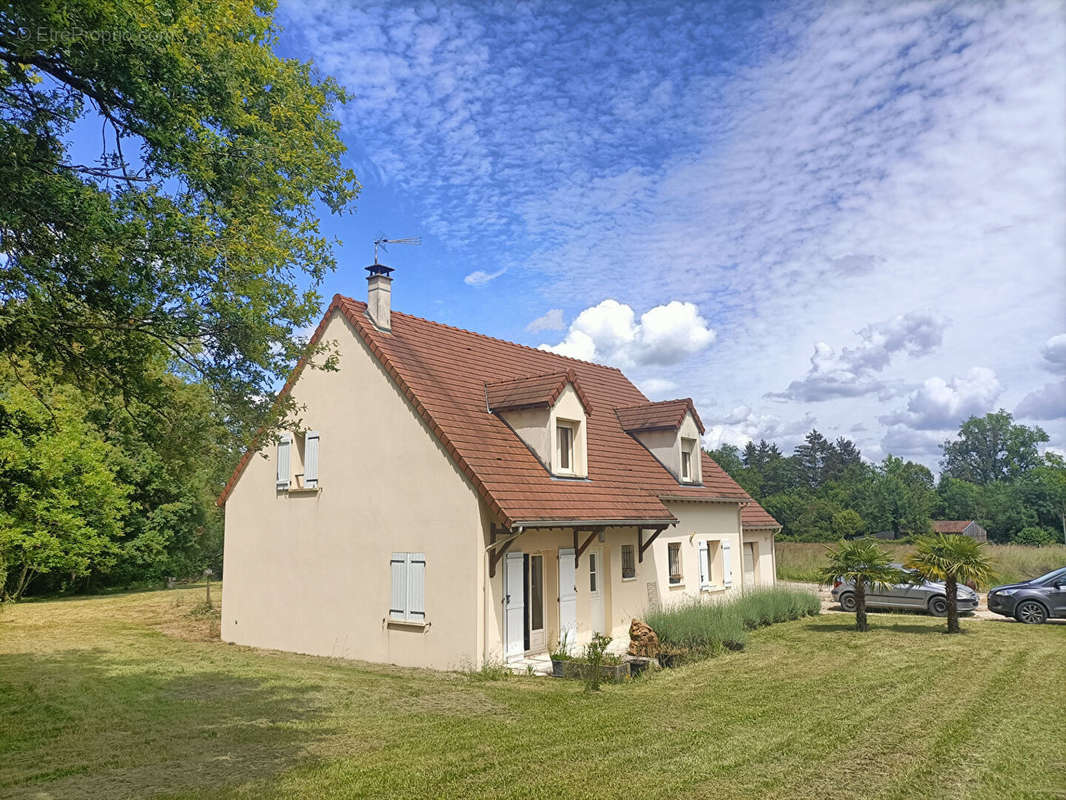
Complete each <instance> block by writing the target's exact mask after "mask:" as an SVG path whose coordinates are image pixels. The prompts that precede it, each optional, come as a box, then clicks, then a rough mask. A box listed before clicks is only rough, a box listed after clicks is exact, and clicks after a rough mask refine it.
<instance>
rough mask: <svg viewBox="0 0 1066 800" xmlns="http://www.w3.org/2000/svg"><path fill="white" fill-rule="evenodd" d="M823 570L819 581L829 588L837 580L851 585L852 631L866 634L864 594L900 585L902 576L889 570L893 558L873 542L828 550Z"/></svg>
mask: <svg viewBox="0 0 1066 800" xmlns="http://www.w3.org/2000/svg"><path fill="white" fill-rule="evenodd" d="M827 550H828V553H827V555H826V563H825V566H824V567H822V570H821V575H820V581H821V583H822V584H823V585H825V586H832V585H833V584H834V583H835V582H836V581H837V580H840V581H844V582H846V583H852V584H853V585H854V594H855V627H856V629H857V630H860V631H866V630H869V624H868V623H867V619H866V593H867V592H868V591H869V590H870V589H871V588H872V587H877V586H884V585H887V584H893V583H899V582H900V580H901V579H902V574H901V573H900V571H899V570H898V569H896V568H895V567H894V566H892V563H891V561H892V557H891V556H890V555H889V554H888V553H887V552H885V550H884V549H882V548H881V547H878V545H877V542H875V541H874V540H872V539H852V540H851V541H841V542H840V543H839V544H837V546H836V547H830V548H827Z"/></svg>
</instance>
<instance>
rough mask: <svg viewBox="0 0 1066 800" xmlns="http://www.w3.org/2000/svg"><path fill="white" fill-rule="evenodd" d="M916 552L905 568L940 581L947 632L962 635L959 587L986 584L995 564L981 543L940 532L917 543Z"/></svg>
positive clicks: (910, 557) (908, 557) (931, 579)
mask: <svg viewBox="0 0 1066 800" xmlns="http://www.w3.org/2000/svg"><path fill="white" fill-rule="evenodd" d="M915 546H916V549H915V551H914V552H913V553H912V554H911V555H909V556H907V558H906V559H905V560H904V564H905V566H907V567H908V568H910V569H912V570H914V571H915V572H917V573H918V574H919V575H921V576H922V577H923V578H925V579H926V580H930V581H941V582H943V584H944V594H945V595H946V596H947V601H948V633H958V632H959V598H958V594H959V584H960V583H972V584H975V585H980V584H984V583H987V582H988V580H989V579H990V578H991V577H992V562H991V561H990V560H989V558H988V554H987V553H985V550H984V547H983V546H982V544H981V543H980V542H978V541H976V540H974V539H971V538H970V537H969V536H962V535H959V534H950V533H949V534H945V533H937V534H934V535H932V536H924V537H922V538H921V539H919V540H918V541H917V542H916V543H915Z"/></svg>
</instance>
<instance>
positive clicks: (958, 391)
mask: <svg viewBox="0 0 1066 800" xmlns="http://www.w3.org/2000/svg"><path fill="white" fill-rule="evenodd" d="M1002 392H1003V387H1002V386H1001V385H1000V383H999V380H998V379H997V378H996V373H995V372H994V371H993V370H991V369H988V368H987V367H972V368H970V370H969V371H967V373H966V374H965V375H962V376H957V377H954V378H952V379H951V380H950V381H946V380H944V379H943V378H940V377H934V378H927V379H926V380H925V381H924V382H923V383H922V385H921V386H920V387H918V388H917V389H916V390H915V391H913V392H911V394H910V395H909V396H908V398H907V407H906V409H905V410H904V411H901V412H898V413H895V414H888V415H887V416H883V417H881V418H880V420H881V422H883V423H885V424H887V425H897V424H899V425H906V426H907V427H908V428H913V429H916V430H948V429H952V428H955V427H956V426H957V425H958V424H959V423H960V422H962V421H963V420H965V419H967V418H968V417H971V416H974V415H977V416H982V415H984V414H987V413H988V412H990V411H994V410H995V409H994V408H993V406H994V404H995V402H996V400H997V399H998V398H999V396H1000V394H1002ZM886 449H887V448H886Z"/></svg>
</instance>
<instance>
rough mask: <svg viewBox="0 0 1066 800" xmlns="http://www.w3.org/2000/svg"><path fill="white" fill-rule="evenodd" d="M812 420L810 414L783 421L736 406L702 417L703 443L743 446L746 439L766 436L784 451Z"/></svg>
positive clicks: (811, 425) (805, 429)
mask: <svg viewBox="0 0 1066 800" xmlns="http://www.w3.org/2000/svg"><path fill="white" fill-rule="evenodd" d="M816 422H817V420H816V419H815V418H814V417H813V416H812V415H811V414H806V415H804V416H803V418H802V419H798V420H793V421H791V422H786V421H784V420H782V419H781V418H780V417H778V416H776V415H774V414H758V413H755V412H753V411H752V410H751V408H749V407H748V406H737V407H736V408H734V409H733V410H732V411H731V412H729V413H728V414H726V415H724V416H721V417H718V418H707V419H704V425H705V426H706V428H707V433H706V434H704V437H703V443H704V445H705V446H706V447H708V448H709V449H711V450H714V449H716V448H718V447H720V446H721V445H723V444H731V445H734V446H736V447H744V446H745V445H746V444H747V443H748V442H751V441H758V440H760V439H766V440H767V441H774V442H777V444H778V446H779V447H780V448H781V449H782V450H783V451H784V452H785V453H786V454H788V453H789V452H791V449H792V448H793V447H795V445H797V444H798V443H799V442H800V440H801V439H802V438H803V436H804V435H805V434H806V433H807V432H808V431H809V430H810V429H811V428H813V427H814V426H815V424H816Z"/></svg>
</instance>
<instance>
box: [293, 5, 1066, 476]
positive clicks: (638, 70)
mask: <svg viewBox="0 0 1066 800" xmlns="http://www.w3.org/2000/svg"><path fill="white" fill-rule="evenodd" d="M1064 8H1066V7H1064V6H1063V5H1062V4H1061V3H1056V2H1018V1H1012V2H1009V3H1002V4H992V3H952V4H937V3H921V4H901V3H895V2H882V3H857V2H833V3H814V4H810V3H800V4H782V3H773V4H767V5H765V6H759V5H757V4H754V3H747V2H744V3H736V4H732V5H730V4H727V3H699V2H697V3H691V4H685V3H669V4H667V3H607V4H600V5H596V4H591V3H580V4H574V5H568V4H565V3H537V2H534V3H522V4H509V3H508V4H504V3H495V4H493V3H483V2H479V3H472V4H462V3H455V2H449V3H446V4H433V3H419V4H411V5H407V4H403V3H391V2H390V3H384V4H369V3H360V4H346V3H341V2H328V3H327V2H316V1H314V0H312V1H311V2H295V0H293V1H292V2H282V4H281V6H280V8H279V11H278V15H277V18H278V21H279V23H280V25H281V26H282V27H283V29H284V30H283V33H282V35H281V43H280V47H279V51H280V52H281V53H282V54H284V55H288V56H294V57H298V58H301V59H312V60H314V62H315V63H316V65H317V66H318V67H319V69H320V70H322V71H323V72H325V73H328V74H330V75H332V76H333V77H334V78H336V79H337V80H338V81H339V82H340V83H341V84H342V85H344V86H345V87H346V88H347V89H348V90H349V91H350V92H351V94H352V101H351V102H350V103H349V104H348V105H347V106H346V107H344V108H343V109H341V110H340V117H341V120H342V123H343V135H344V139H345V141H346V143H347V144H348V146H349V148H350V152H349V155H348V159H349V162H350V165H351V166H352V167H353V168H354V169H355V170H356V172H357V174H358V176H359V179H360V181H361V182H362V184H363V192H362V195H361V197H360V198H359V201H358V208H357V212H356V213H355V214H354V215H350V216H345V217H343V218H340V219H333V220H328V221H326V229H327V230H329V231H330V232H332V233H334V234H335V235H336V236H337V237H338V238H339V239H341V240H342V242H343V244H342V245H341V246H340V247H339V248H338V255H339V263H340V268H339V269H338V271H337V272H336V273H335V274H334V275H332V276H331V277H330V278H329V279H328V280H327V282H326V285H325V287H324V292H323V293H324V295H325V296H326V297H327V298H328V297H329V296H330V295H332V294H333V293H334V292H341V293H345V294H349V295H352V296H355V297H360V298H361V297H363V295H364V294H365V280H364V274H365V273H364V272H363V270H362V267H363V266H365V265H366V264H367V263H369V262H370V261H371V259H372V247H371V242H372V241H373V239H374V238H375V236H376V235H378V234H382V233H383V234H385V235H388V236H394V237H395V236H404V235H420V236H422V237H423V241H424V244H423V246H421V247H417V248H414V247H410V248H401V247H395V248H393V250H392V251H391V252H390V253H389V254H388V255H387V257H385V258H383V261H385V262H386V263H388V264H390V265H392V266H393V267H395V268H396V273H395V275H394V277H395V283H394V286H393V290H394V299H393V307H394V309H396V310H399V311H404V312H408V313H413V314H417V315H420V316H424V317H428V318H430V319H435V320H439V321H442V322H446V323H449V324H452V325H458V326H461V327H465V328H470V329H473V330H477V331H480V332H484V333H487V334H491V335H493V336H499V337H503V338H507V339H513V340H516V341H519V342H523V343H526V344H530V345H534V346H540V345H545V346H549V347H552V348H553V349H556V350H558V351H559V352H564V353H566V354H570V355H575V356H578V357H582V358H589V359H593V360H598V361H604V362H606V363H611V364H614V365H617V366H620V367H622V368H623V369H625V371H626V372H627V374H628V375H629V376H630V377H631V378H632V379H633V380H634V381H635V382H636V383H637V384H638V385H639V386H641V387H642V388H643V389H644V390H645V392H646V393H647V394H649V395H650V396H651V397H652V398H653V399H667V398H670V397H677V396H688V395H691V396H692V397H693V398H694V399H695V400H696V403H697V406H698V408H699V410H700V412H701V415H702V416H703V419H704V421H705V423H706V424H707V427H708V437H707V444H708V445H709V446H715V445H717V444H718V443H720V442H723V441H724V442H732V443H735V444H743V443H744V441H746V440H747V439H748V438H756V439H758V438H760V437H766V438H773V439H776V440H778V441H779V442H781V443H783V444H784V445H786V446H791V445H792V444H794V443H795V441H796V440H797V437H799V436H801V435H802V434H803V433H804V432H805V431H806V430H809V429H810V428H811V427H812V426H817V427H818V428H819V429H820V430H822V431H823V432H824V433H826V434H828V435H833V436H835V435H846V436H849V437H851V438H852V439H854V440H855V441H856V442H857V443H858V444H859V445H860V446H861V447H862V449H863V451H864V453H865V454H866V455H867V456H868V457H870V458H872V459H874V460H877V459H879V458H881V457H882V456H883V455H884V454H885V453H887V452H892V453H895V454H897V455H903V456H906V457H909V458H914V459H916V460H921V461H924V462H925V463H928V464H930V465H931V466H934V465H935V463H936V460H937V456H938V448H937V444H938V443H939V442H940V441H942V440H943V439H944V438H945V437H946V436H947V435H948V433H950V432H951V431H952V430H953V429H955V428H956V427H957V424H958V422H959V421H960V420H961V419H963V418H965V417H966V416H968V415H970V414H972V413H984V412H985V411H988V410H992V409H994V408H998V407H1004V408H1007V409H1008V410H1011V411H1013V412H1016V413H1017V414H1018V416H1019V417H1020V418H1022V420H1023V421H1025V422H1028V423H1039V424H1040V425H1042V426H1043V427H1044V428H1045V429H1046V430H1048V432H1049V433H1050V434H1051V435H1052V438H1053V441H1052V445H1053V446H1055V447H1057V448H1059V449H1062V448H1064V447H1066V378H1064V374H1066V130H1064V127H1066V10H1064Z"/></svg>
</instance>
